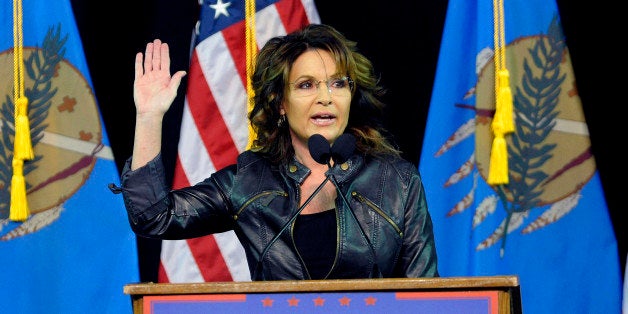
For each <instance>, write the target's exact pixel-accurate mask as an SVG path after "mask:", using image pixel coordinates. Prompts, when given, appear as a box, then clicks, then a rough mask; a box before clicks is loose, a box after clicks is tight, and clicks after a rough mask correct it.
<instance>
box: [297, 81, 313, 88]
mask: <svg viewBox="0 0 628 314" xmlns="http://www.w3.org/2000/svg"><path fill="white" fill-rule="evenodd" d="M313 86H314V84H312V82H311V81H303V82H301V83H298V84H297V87H298V88H300V89H311V88H312V87H313Z"/></svg>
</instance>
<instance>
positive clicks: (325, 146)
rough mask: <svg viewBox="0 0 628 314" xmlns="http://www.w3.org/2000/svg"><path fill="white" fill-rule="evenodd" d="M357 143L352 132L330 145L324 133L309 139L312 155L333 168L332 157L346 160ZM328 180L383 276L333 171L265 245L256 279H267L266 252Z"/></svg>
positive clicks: (337, 162) (255, 275)
mask: <svg viewBox="0 0 628 314" xmlns="http://www.w3.org/2000/svg"><path fill="white" fill-rule="evenodd" d="M355 143H356V140H355V137H354V136H353V135H351V134H342V135H341V136H339V137H338V139H336V141H335V142H334V145H330V144H329V141H327V139H326V138H325V137H323V136H322V135H320V134H314V135H312V136H310V138H309V139H308V148H309V150H310V155H311V156H312V158H313V159H314V160H315V161H316V162H318V163H320V164H324V165H327V166H328V167H329V168H330V169H331V168H332V167H331V163H330V159H333V160H334V165H337V164H342V163H344V162H346V161H347V160H349V158H351V156H352V155H353V152H354V150H355ZM327 181H331V182H332V183H333V185H334V187H335V188H336V191H337V192H338V194H339V195H340V197H341V198H342V201H343V203H344V204H345V206H347V208H348V209H349V213H350V214H351V216H352V217H353V219H355V221H356V223H357V225H358V228H359V229H360V233H361V234H362V236H363V237H364V239H365V240H366V242H367V245H368V247H369V250H370V251H371V254H372V255H373V258H374V266H373V270H374V271H375V272H376V273H379V276H380V277H381V273H380V272H379V267H378V266H377V255H376V254H375V249H374V247H373V244H372V243H371V241H370V240H369V237H368V236H367V235H366V232H365V231H364V228H362V225H361V224H360V221H359V220H358V219H357V217H356V216H355V213H354V212H353V209H352V208H351V206H350V205H349V201H348V200H347V198H346V197H345V195H344V194H343V193H342V190H341V189H340V186H339V185H338V182H337V181H336V178H335V177H334V175H333V174H332V173H331V172H329V173H328V174H327V175H326V176H325V180H323V182H321V184H320V185H319V186H318V187H317V188H316V189H315V190H314V192H312V194H310V196H309V197H308V198H307V199H306V200H305V202H304V203H303V205H301V206H300V207H299V209H297V211H296V212H295V213H294V214H292V216H291V217H290V219H289V220H288V221H287V222H286V223H285V224H284V225H283V226H282V227H281V229H280V230H279V232H277V234H276V235H275V236H274V237H273V238H272V239H271V240H270V242H268V244H267V245H266V246H265V247H264V250H263V251H262V254H261V255H260V258H259V259H258V261H257V265H255V271H254V273H253V278H254V280H255V279H256V278H257V279H260V280H264V279H265V278H264V273H263V271H262V265H263V261H264V257H265V256H266V254H268V251H269V250H270V248H271V246H272V245H273V244H274V243H275V242H277V240H279V237H280V236H281V234H283V233H284V232H285V231H286V230H287V229H288V227H289V226H290V225H292V223H294V221H295V220H296V219H297V217H298V216H299V214H301V212H302V211H303V209H305V207H306V206H307V205H308V204H309V203H310V202H311V201H312V199H313V198H314V196H316V195H317V194H318V193H319V192H320V190H322V189H323V186H325V184H326V183H327ZM260 276H261V277H260ZM258 277H260V278H258Z"/></svg>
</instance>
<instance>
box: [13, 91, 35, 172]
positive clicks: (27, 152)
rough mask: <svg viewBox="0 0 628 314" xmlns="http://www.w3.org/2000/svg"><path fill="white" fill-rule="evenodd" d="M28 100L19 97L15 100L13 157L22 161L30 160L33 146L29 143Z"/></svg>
mask: <svg viewBox="0 0 628 314" xmlns="http://www.w3.org/2000/svg"><path fill="white" fill-rule="evenodd" d="M27 106H28V98H26V97H19V98H18V99H17V100H15V108H16V112H15V143H14V146H13V156H14V157H15V158H18V159H22V160H31V159H33V158H34V157H35V156H34V154H33V145H32V143H31V128H30V123H29V121H28V114H27Z"/></svg>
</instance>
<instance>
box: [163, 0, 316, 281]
mask: <svg viewBox="0 0 628 314" xmlns="http://www.w3.org/2000/svg"><path fill="white" fill-rule="evenodd" d="M269 3H270V5H268V4H269ZM234 5H236V6H237V4H234ZM202 10H211V9H210V7H209V6H203V7H202ZM234 10H242V12H239V11H237V12H236V11H229V13H230V14H229V16H228V17H225V16H222V15H220V16H218V17H216V18H214V12H213V10H211V12H210V11H203V12H201V16H202V17H203V19H204V20H201V21H200V23H201V24H202V25H201V27H200V28H199V29H201V36H206V38H200V39H199V42H198V44H197V46H196V47H195V48H194V49H193V52H192V56H191V60H190V69H189V71H188V73H189V76H188V89H187V94H186V97H185V103H184V109H183V117H182V122H181V133H180V139H179V148H178V149H179V154H178V156H177V162H176V165H175V173H174V180H173V181H174V182H173V187H174V188H179V187H183V186H187V185H190V184H195V183H197V182H199V181H201V180H203V179H204V178H206V177H207V176H208V175H209V174H211V173H213V172H214V171H216V170H217V169H221V168H223V167H225V166H227V165H229V164H232V163H234V162H235V161H236V157H237V155H238V154H239V153H240V152H242V151H244V149H246V145H247V144H248V119H247V110H248V107H247V92H246V59H245V56H246V54H245V52H246V50H245V49H246V46H245V41H244V21H243V17H244V8H243V7H241V8H238V7H236V9H234ZM238 18H239V20H238ZM255 19H256V30H255V31H256V40H257V45H258V47H261V46H262V45H263V44H264V43H266V41H268V40H269V39H270V38H272V37H274V36H277V35H284V34H286V33H287V31H289V30H295V29H297V28H300V27H301V26H302V25H306V24H308V23H320V18H319V16H318V12H317V10H316V7H315V5H314V1H313V0H281V1H278V2H275V3H272V1H270V2H264V3H262V4H260V3H259V2H258V12H257V13H256V17H255ZM204 23H206V24H204ZM226 23H231V24H226ZM203 24H204V25H203ZM207 25H209V26H207ZM212 27H213V28H216V29H211V28H212ZM192 264H195V265H194V266H192ZM158 279H159V282H200V281H230V280H235V281H248V280H250V273H249V270H248V265H247V262H246V258H245V253H244V249H243V248H242V246H241V245H240V244H239V242H238V241H237V238H236V236H235V233H234V232H233V231H229V232H225V233H220V234H215V235H209V236H205V237H200V238H196V239H189V240H187V241H183V240H180V241H163V243H162V252H161V264H160V269H159V278H158Z"/></svg>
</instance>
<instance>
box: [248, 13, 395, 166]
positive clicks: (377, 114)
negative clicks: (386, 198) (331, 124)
mask: <svg viewBox="0 0 628 314" xmlns="http://www.w3.org/2000/svg"><path fill="white" fill-rule="evenodd" d="M310 49H321V50H325V51H328V52H330V53H331V54H332V55H333V56H334V58H335V61H336V67H337V68H338V73H346V75H347V76H349V77H350V78H351V79H352V80H353V81H354V88H353V95H352V99H351V110H350V113H349V123H348V126H347V130H346V131H345V132H347V133H351V134H353V135H354V136H355V137H356V139H357V141H356V142H357V143H356V149H357V150H358V151H359V152H361V153H364V154H366V155H381V154H393V155H399V151H398V150H397V149H396V148H395V147H394V146H393V145H392V144H391V143H390V142H389V141H388V139H387V137H386V135H385V134H387V131H386V130H385V129H384V128H383V126H382V122H381V117H382V113H383V112H382V110H383V108H384V103H383V102H382V101H381V100H380V97H381V96H382V95H383V94H384V89H383V88H382V87H381V86H380V85H378V80H377V78H376V77H375V74H374V70H373V66H372V64H371V62H370V61H369V60H368V59H367V58H366V57H365V56H364V55H362V54H361V53H359V52H358V51H357V46H356V42H353V41H350V40H348V39H347V38H345V37H344V36H343V35H342V34H341V33H340V32H338V31H337V30H336V29H334V28H333V27H331V26H328V25H324V24H310V25H307V26H305V27H304V28H302V29H301V30H298V31H295V32H293V33H290V34H288V35H285V36H278V37H274V38H272V39H270V40H269V41H268V42H267V43H266V44H265V45H264V47H263V48H262V49H261V51H260V52H259V54H258V56H257V64H256V67H255V72H254V73H253V77H252V86H253V90H254V93H255V96H254V98H253V101H254V106H253V110H252V111H251V113H250V114H249V120H250V122H251V125H252V126H253V129H254V131H255V132H256V134H257V138H256V139H255V140H254V141H253V148H252V150H254V151H259V152H263V153H266V154H268V157H269V158H270V160H272V161H273V162H276V163H279V162H282V161H287V160H289V158H290V157H292V155H294V150H293V148H292V143H291V139H290V133H289V130H288V125H287V123H283V124H278V121H279V119H280V113H279V108H280V105H281V103H282V100H283V98H284V96H285V94H286V92H287V86H288V77H289V74H290V70H291V69H292V65H293V63H294V61H295V60H296V59H297V58H298V57H299V56H300V55H301V54H303V53H304V52H305V51H307V50H310Z"/></svg>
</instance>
